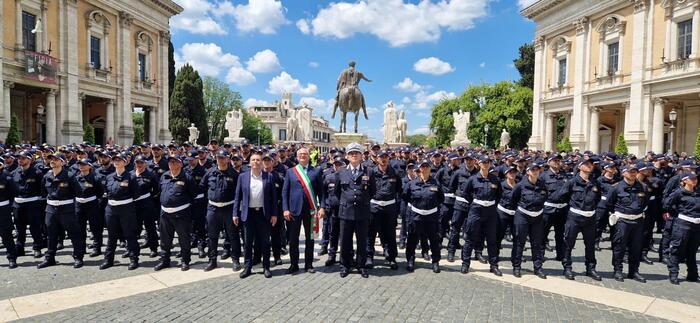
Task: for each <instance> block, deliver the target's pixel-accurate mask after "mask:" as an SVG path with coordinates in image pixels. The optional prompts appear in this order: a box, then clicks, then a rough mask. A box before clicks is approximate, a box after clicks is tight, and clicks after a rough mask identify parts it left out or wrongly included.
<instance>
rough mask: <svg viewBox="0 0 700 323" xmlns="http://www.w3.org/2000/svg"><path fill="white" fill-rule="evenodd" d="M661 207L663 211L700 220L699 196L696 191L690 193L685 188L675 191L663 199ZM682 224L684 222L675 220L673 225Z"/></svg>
mask: <svg viewBox="0 0 700 323" xmlns="http://www.w3.org/2000/svg"><path fill="white" fill-rule="evenodd" d="M663 206H664V209H666V210H669V211H673V212H674V213H675V214H683V215H685V216H688V217H691V218H700V194H699V193H698V192H697V191H695V192H690V191H688V190H686V189H685V188H681V189H679V190H676V191H674V192H673V193H671V195H669V196H667V197H666V198H665V199H664V203H663ZM683 222H686V221H683V220H677V222H674V225H675V224H676V223H683ZM688 224H689V222H688Z"/></svg>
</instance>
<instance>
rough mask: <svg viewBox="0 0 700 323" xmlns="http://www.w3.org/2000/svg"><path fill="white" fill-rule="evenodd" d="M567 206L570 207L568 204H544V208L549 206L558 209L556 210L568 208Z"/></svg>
mask: <svg viewBox="0 0 700 323" xmlns="http://www.w3.org/2000/svg"><path fill="white" fill-rule="evenodd" d="M567 205H568V204H566V203H549V202H544V206H549V207H553V208H556V209H561V208H564V207H566V206H567Z"/></svg>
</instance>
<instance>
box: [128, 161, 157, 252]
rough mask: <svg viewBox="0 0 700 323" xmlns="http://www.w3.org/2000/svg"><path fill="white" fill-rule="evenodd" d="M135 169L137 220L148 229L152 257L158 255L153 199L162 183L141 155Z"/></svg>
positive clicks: (135, 162)
mask: <svg viewBox="0 0 700 323" xmlns="http://www.w3.org/2000/svg"><path fill="white" fill-rule="evenodd" d="M134 164H135V167H134V170H133V171H131V176H132V177H133V178H134V179H136V185H137V190H138V197H137V198H136V199H135V200H134V206H135V208H136V221H137V225H138V227H139V228H141V227H143V228H144V229H146V243H145V244H144V247H146V248H148V249H150V250H151V253H150V254H149V255H148V256H149V257H151V258H155V257H157V256H158V231H157V229H156V217H155V214H157V213H156V211H157V210H156V209H155V207H154V206H155V205H154V203H153V200H152V199H151V197H152V196H154V195H158V192H159V190H160V185H159V183H158V176H157V175H156V174H154V173H153V172H152V171H151V170H150V169H149V168H148V163H147V161H146V159H145V158H144V157H143V156H141V155H139V156H136V157H135V158H134Z"/></svg>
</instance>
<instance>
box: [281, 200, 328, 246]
mask: <svg viewBox="0 0 700 323" xmlns="http://www.w3.org/2000/svg"><path fill="white" fill-rule="evenodd" d="M277 206H278V208H279V209H282V205H281V204H278V205H277ZM284 226H285V224H284V219H283V218H282V217H281V216H277V223H275V225H274V226H272V228H271V231H270V245H271V246H272V257H274V258H275V259H280V257H282V247H283V246H284V245H286V241H287V237H286V233H285V232H286V230H285V228H284ZM324 230H325V229H324ZM336 243H337V240H336Z"/></svg>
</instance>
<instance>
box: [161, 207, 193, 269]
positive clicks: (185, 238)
mask: <svg viewBox="0 0 700 323" xmlns="http://www.w3.org/2000/svg"><path fill="white" fill-rule="evenodd" d="M190 211H191V208H187V209H186V210H185V211H183V212H178V215H179V216H177V217H175V216H173V215H172V214H170V213H165V212H164V211H163V210H161V211H160V248H161V249H162V255H161V261H164V262H168V261H170V253H171V250H172V249H173V239H174V238H175V233H177V241H178V245H179V246H180V257H181V259H182V262H184V263H189V262H190V248H191V245H190V234H192V216H191V215H190ZM183 213H184V214H183ZM180 214H182V215H180Z"/></svg>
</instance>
